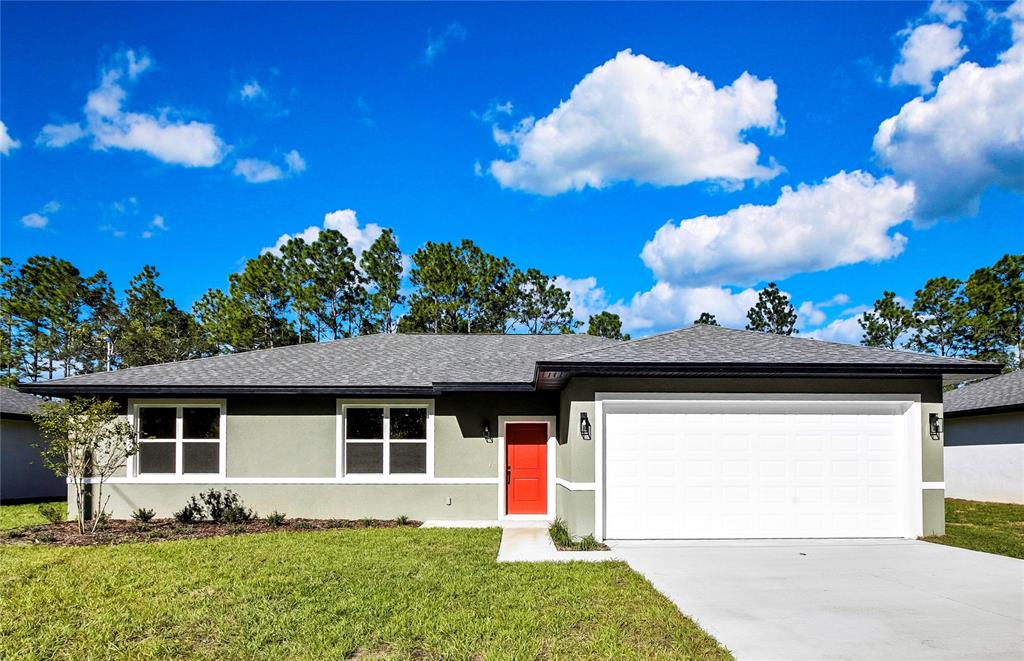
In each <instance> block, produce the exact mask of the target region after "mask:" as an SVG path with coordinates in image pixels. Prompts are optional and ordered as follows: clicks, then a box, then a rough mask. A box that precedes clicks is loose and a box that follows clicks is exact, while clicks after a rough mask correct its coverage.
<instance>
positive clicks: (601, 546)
mask: <svg viewBox="0 0 1024 661" xmlns="http://www.w3.org/2000/svg"><path fill="white" fill-rule="evenodd" d="M551 543H553V544H554V545H555V548H556V549H558V550H559V551H583V550H587V551H611V549H610V548H608V546H606V545H605V544H602V543H601V542H595V543H596V544H597V545H596V546H595V547H594V548H592V549H581V548H579V547H578V546H566V545H565V544H561V543H559V542H557V541H555V538H554V537H552V538H551Z"/></svg>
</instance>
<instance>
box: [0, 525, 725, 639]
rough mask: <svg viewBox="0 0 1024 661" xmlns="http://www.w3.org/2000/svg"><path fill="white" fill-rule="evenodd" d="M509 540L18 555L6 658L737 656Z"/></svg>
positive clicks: (308, 538) (648, 603)
mask: <svg viewBox="0 0 1024 661" xmlns="http://www.w3.org/2000/svg"><path fill="white" fill-rule="evenodd" d="M500 536H501V532H500V531H499V530H496V529H485V530H444V529H409V528H404V529H403V528H388V529H372V528H367V529H361V528H356V529H346V530H331V531H318V532H279V533H278V532H275V533H268V534H262V535H241V536H238V537H217V538H211V539H203V540H188V541H176V542H162V543H157V544H125V545H120V546H111V547H86V548H54V547H48V548H44V547H6V548H4V549H3V551H2V552H0V604H2V607H0V658H12V659H15V658H16V659H51V658H66V659H77V658H107V657H131V658H198V659H236V658H246V659H278V658H352V657H357V658H366V657H371V658H421V657H426V658H440V657H444V658H462V659H468V658H502V659H504V658H538V657H545V658H571V659H588V658H589V659H605V658H691V659H726V658H731V657H730V655H729V653H728V652H727V651H726V650H725V649H723V648H722V647H721V646H719V645H718V643H717V642H716V641H715V640H714V639H713V638H712V637H711V636H709V635H708V634H706V633H705V632H703V631H702V630H701V629H700V628H699V627H698V626H697V625H696V624H694V623H693V622H692V621H691V620H689V619H687V618H686V617H684V616H683V615H681V614H680V613H679V611H678V610H677V609H676V608H675V607H674V606H673V604H672V603H671V602H669V601H668V600H667V599H666V598H665V597H663V596H662V595H661V594H659V593H658V592H656V591H655V590H654V588H652V587H651V585H650V584H649V583H648V582H647V581H646V580H644V579H643V578H642V577H640V576H639V575H638V574H636V573H634V572H633V571H631V570H630V569H629V568H628V567H627V566H626V565H625V564H623V563H612V562H609V563H540V564H527V563H522V564H500V565H499V564H497V563H496V562H495V555H496V553H497V549H498V543H499V541H500ZM126 603H130V604H131V608H125V604H126Z"/></svg>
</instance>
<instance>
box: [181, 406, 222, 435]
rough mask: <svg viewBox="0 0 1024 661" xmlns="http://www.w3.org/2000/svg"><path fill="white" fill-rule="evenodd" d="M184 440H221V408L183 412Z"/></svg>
mask: <svg viewBox="0 0 1024 661" xmlns="http://www.w3.org/2000/svg"><path fill="white" fill-rule="evenodd" d="M181 426H182V438H220V409H219V408H213V409H212V408H208V407H207V408H184V409H182V410H181Z"/></svg>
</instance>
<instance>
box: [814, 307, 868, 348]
mask: <svg viewBox="0 0 1024 661" xmlns="http://www.w3.org/2000/svg"><path fill="white" fill-rule="evenodd" d="M861 316H862V313H858V314H857V315H855V316H852V317H843V318H840V319H835V320H833V321H831V322H829V323H828V324H827V325H825V326H823V327H821V328H816V329H814V330H812V331H806V332H802V333H801V335H803V337H809V338H811V339H814V340H827V341H829V342H842V343H844V344H860V339H861V338H862V337H863V336H864V329H863V328H861V327H860V324H859V323H858V321H859V320H860V318H861Z"/></svg>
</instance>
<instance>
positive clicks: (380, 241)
mask: <svg viewBox="0 0 1024 661" xmlns="http://www.w3.org/2000/svg"><path fill="white" fill-rule="evenodd" d="M359 265H360V266H361V267H362V269H363V272H364V273H365V274H366V279H367V285H368V287H369V293H368V297H369V298H368V305H369V310H368V315H367V328H368V330H370V331H371V332H374V333H393V332H394V331H395V325H396V324H395V309H396V308H397V307H398V306H400V305H402V303H404V302H405V296H403V295H402V294H401V287H402V252H401V251H400V250H399V249H398V242H397V241H396V240H395V234H394V232H392V231H391V230H390V229H386V230H384V231H383V232H381V235H380V236H379V237H377V239H376V240H375V241H374V242H373V243H372V244H370V247H369V248H367V249H366V250H364V251H363V254H362V255H361V256H360V257H359Z"/></svg>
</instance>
